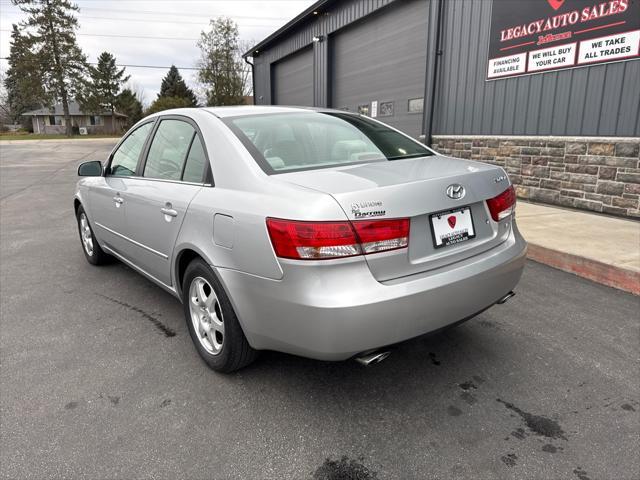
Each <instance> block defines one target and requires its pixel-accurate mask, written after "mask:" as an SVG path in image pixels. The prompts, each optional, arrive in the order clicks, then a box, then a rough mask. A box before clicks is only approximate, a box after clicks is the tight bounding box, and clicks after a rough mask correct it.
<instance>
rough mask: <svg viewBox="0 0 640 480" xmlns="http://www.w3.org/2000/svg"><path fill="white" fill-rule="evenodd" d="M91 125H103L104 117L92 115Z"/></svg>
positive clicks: (90, 118)
mask: <svg viewBox="0 0 640 480" xmlns="http://www.w3.org/2000/svg"><path fill="white" fill-rule="evenodd" d="M89 124H90V125H102V117H101V116H100V115H91V116H90V117H89Z"/></svg>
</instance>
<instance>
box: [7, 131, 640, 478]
mask: <svg viewBox="0 0 640 480" xmlns="http://www.w3.org/2000/svg"><path fill="white" fill-rule="evenodd" d="M114 142H115V141H114V140H100V141H98V140H79V141H75V142H68V141H50V142H40V143H34V142H19V143H15V144H11V145H8V144H2V145H0V158H1V160H0V181H1V184H0V186H1V192H0V196H1V200H0V202H1V212H0V222H1V223H0V244H1V252H0V268H1V276H0V287H1V288H0V294H1V312H0V313H1V323H0V330H1V332H0V333H1V338H0V347H1V351H0V361H1V364H2V367H1V370H0V392H1V393H0V395H1V429H0V435H1V438H0V469H1V476H2V478H37V479H42V478H63V477H64V478H109V479H113V478H122V479H131V478H215V479H217V478H239V479H254V478H274V479H284V478H287V479H288V478H295V479H297V478H314V479H325V478H327V479H328V478H336V479H337V478H356V479H373V478H378V479H393V478H402V479H411V478H442V479H453V478H473V479H492V478H505V479H511V478H513V479H516V478H518V479H523V478H532V479H572V478H575V479H577V480H587V479H590V480H595V479H636V478H639V477H640V457H639V456H638V451H639V449H640V440H639V434H640V401H639V400H640V385H639V383H640V381H639V373H638V372H640V368H639V367H640V365H639V364H640V318H639V316H640V314H639V312H640V298H638V297H633V296H631V295H628V294H624V293H621V292H619V291H617V290H613V289H610V288H607V287H603V286H600V285H597V284H594V283H591V282H588V281H585V280H582V279H579V278H577V277H575V276H572V275H570V274H566V273H563V272H560V271H557V270H554V269H551V268H548V267H545V266H542V265H539V264H536V263H533V262H530V263H529V264H528V266H527V269H526V271H525V274H524V277H523V280H522V282H521V283H520V285H519V287H518V289H517V293H518V295H517V296H516V297H515V298H514V299H513V300H511V301H510V302H509V303H507V304H506V305H504V306H496V307H494V308H492V309H490V310H488V311H487V312H485V313H483V314H482V315H480V316H479V317H477V318H475V319H473V320H471V321H470V322H467V323H466V324H464V325H462V326H460V327H459V328H457V329H455V330H452V331H449V332H447V333H442V334H437V335H434V336H430V337H426V338H420V339H416V340H413V341H411V342H408V343H406V344H404V345H402V346H400V347H399V348H397V349H396V350H395V351H394V352H393V354H392V355H391V356H390V357H389V359H388V360H386V361H385V362H383V363H381V364H379V365H377V366H375V367H371V368H363V367H361V366H359V365H357V364H356V363H355V362H342V363H323V362H317V361H312V360H306V359H302V358H297V357H293V356H288V355H284V354H278V353H271V352H267V353H264V354H263V355H262V356H261V358H260V359H259V360H258V362H257V363H255V364H254V365H252V366H250V367H249V368H247V369H245V370H242V371H241V372H239V373H237V374H234V375H229V376H224V375H219V374H216V373H214V372H212V371H210V370H209V369H208V368H207V367H206V366H205V364H204V363H203V362H202V361H201V360H200V358H199V357H198V356H197V354H196V352H195V350H194V348H193V346H192V343H191V339H190V338H189V335H188V332H187V329H186V325H185V323H184V320H183V317H182V311H181V307H180V305H179V303H178V301H177V300H175V299H173V298H172V297H170V296H169V295H168V294H166V293H165V292H164V291H162V290H161V289H160V288H158V287H156V286H154V285H153V284H151V283H150V282H148V281H147V280H145V279H144V278H142V277H140V276H139V275H137V274H136V273H134V272H133V271H132V270H130V269H129V268H127V267H125V266H124V265H122V264H120V263H115V264H113V265H110V266H106V267H102V268H96V267H92V266H91V265H89V264H88V263H87V262H86V261H85V259H84V257H83V254H82V251H81V246H80V241H79V239H78V234H77V230H76V224H75V219H74V217H73V208H72V194H73V186H74V182H75V181H76V176H75V171H76V166H77V164H78V163H79V162H80V161H82V160H85V159H104V158H105V157H106V155H107V153H108V151H109V150H110V148H111V146H112V145H113V144H114ZM612 248H613V247H612ZM389 321H401V319H389ZM634 452H635V453H634ZM349 475H350V476H349Z"/></svg>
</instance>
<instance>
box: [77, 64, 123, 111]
mask: <svg viewBox="0 0 640 480" xmlns="http://www.w3.org/2000/svg"><path fill="white" fill-rule="evenodd" d="M127 80H129V75H127V76H125V69H124V67H123V68H121V69H118V67H116V59H115V57H114V56H113V55H111V54H110V53H109V52H102V53H101V54H100V56H99V57H98V64H97V66H95V67H89V80H88V81H87V82H86V84H85V86H84V88H83V91H82V92H81V94H80V95H78V100H79V102H80V105H81V106H82V109H83V110H85V111H87V112H91V113H101V112H102V111H104V110H105V109H106V110H109V111H111V113H112V114H113V113H114V112H115V110H116V103H117V100H118V94H119V93H120V88H121V87H122V84H124V83H125V82H126V81H127Z"/></svg>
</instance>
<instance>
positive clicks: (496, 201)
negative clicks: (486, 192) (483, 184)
mask: <svg viewBox="0 0 640 480" xmlns="http://www.w3.org/2000/svg"><path fill="white" fill-rule="evenodd" d="M487 206H488V207H489V211H490V212H491V218H493V219H494V220H495V221H496V222H499V221H500V220H502V219H504V218H507V217H508V216H509V215H511V214H512V213H513V212H515V210H516V191H515V189H514V188H513V185H511V186H510V187H509V188H507V189H506V190H505V191H504V192H502V193H501V194H500V195H498V196H497V197H493V198H490V199H489V200H487Z"/></svg>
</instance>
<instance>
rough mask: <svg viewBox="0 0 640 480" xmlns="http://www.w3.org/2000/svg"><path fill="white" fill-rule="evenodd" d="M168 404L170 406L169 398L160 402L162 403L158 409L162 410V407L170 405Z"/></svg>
mask: <svg viewBox="0 0 640 480" xmlns="http://www.w3.org/2000/svg"><path fill="white" fill-rule="evenodd" d="M170 404H171V399H170V398H165V399H164V400H163V401H162V403H161V404H160V408H164V407H166V406H168V405H170Z"/></svg>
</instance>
